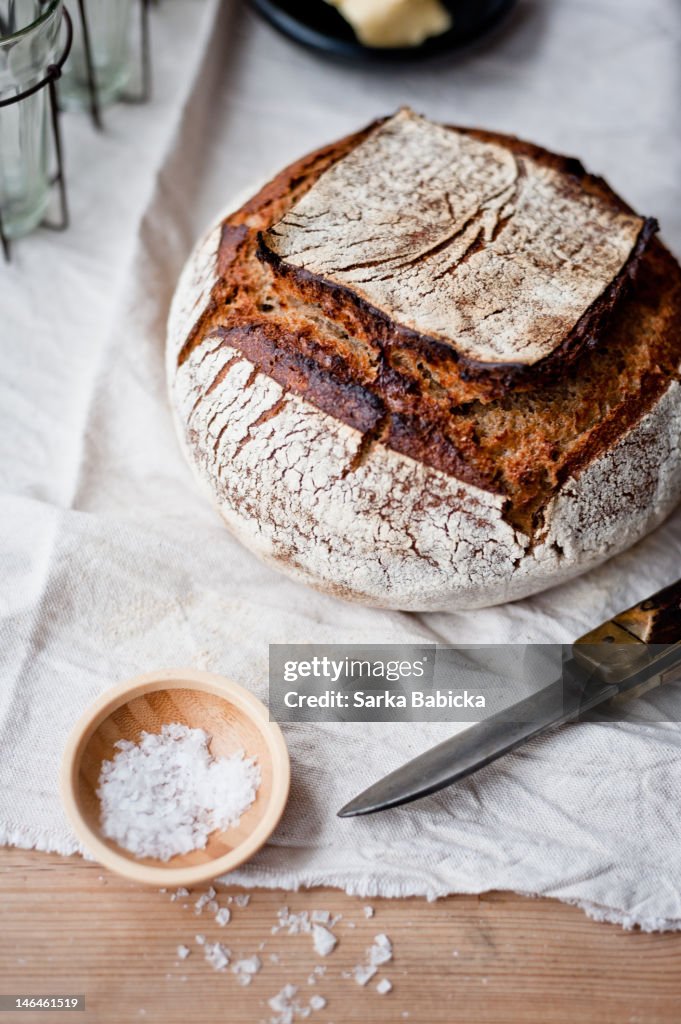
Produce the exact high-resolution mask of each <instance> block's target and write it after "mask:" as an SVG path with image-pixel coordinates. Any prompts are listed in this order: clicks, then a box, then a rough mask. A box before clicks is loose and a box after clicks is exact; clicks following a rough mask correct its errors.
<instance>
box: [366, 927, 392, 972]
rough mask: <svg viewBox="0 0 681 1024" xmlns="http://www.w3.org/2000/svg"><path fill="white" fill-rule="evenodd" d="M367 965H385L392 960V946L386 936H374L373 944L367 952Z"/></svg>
mask: <svg viewBox="0 0 681 1024" xmlns="http://www.w3.org/2000/svg"><path fill="white" fill-rule="evenodd" d="M367 953H368V956H369V963H370V964H371V966H372V967H380V966H381V964H387V963H388V961H389V960H392V958H393V944H392V942H391V941H390V939H389V938H388V936H387V935H383V934H381V935H375V936H374V944H373V946H371V947H370V948H369V949H368V950H367Z"/></svg>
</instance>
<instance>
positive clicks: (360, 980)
mask: <svg viewBox="0 0 681 1024" xmlns="http://www.w3.org/2000/svg"><path fill="white" fill-rule="evenodd" d="M377 970H378V967H372V966H371V965H369V964H357V966H356V967H353V969H352V976H353V978H354V979H355V981H356V982H357V984H358V985H366V983H367V982H368V981H371V979H372V978H373V976H374V974H376V972H377Z"/></svg>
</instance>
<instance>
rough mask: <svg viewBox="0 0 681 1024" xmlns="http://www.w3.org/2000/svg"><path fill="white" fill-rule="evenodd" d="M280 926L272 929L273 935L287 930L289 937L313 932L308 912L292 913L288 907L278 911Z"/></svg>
mask: <svg viewBox="0 0 681 1024" xmlns="http://www.w3.org/2000/svg"><path fill="white" fill-rule="evenodd" d="M277 920H278V921H279V924H278V925H275V926H274V928H272V934H273V935H276V933H277V932H280V931H281V930H282V929H284V928H285V929H286V931H287V932H288V934H289V935H301V934H303V933H307V932H309V931H311V929H312V925H311V924H310V915H309V914H308V912H307V910H301V911H300V912H299V913H291V911H290V910H289V909H288V907H282V908H281V910H278V911H277Z"/></svg>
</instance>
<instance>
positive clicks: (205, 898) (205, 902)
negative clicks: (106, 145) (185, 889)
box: [194, 885, 217, 914]
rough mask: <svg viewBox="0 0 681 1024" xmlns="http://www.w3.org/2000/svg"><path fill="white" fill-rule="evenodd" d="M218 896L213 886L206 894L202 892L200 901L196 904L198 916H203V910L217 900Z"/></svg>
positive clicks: (195, 909)
mask: <svg viewBox="0 0 681 1024" xmlns="http://www.w3.org/2000/svg"><path fill="white" fill-rule="evenodd" d="M216 896H217V893H216V891H215V889H214V888H213V886H212V885H211V886H210V887H209V888H208V890H207V891H206V892H202V893H201V895H200V896H199V898H198V900H197V901H196V903H195V904H194V912H195V913H196V914H201V913H202V912H203V908H204V907H207V906H209V905H210V904H211V903H212V902H213V901H214V900H215V897H216Z"/></svg>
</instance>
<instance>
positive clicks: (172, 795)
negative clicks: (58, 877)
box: [61, 669, 290, 886]
mask: <svg viewBox="0 0 681 1024" xmlns="http://www.w3.org/2000/svg"><path fill="white" fill-rule="evenodd" d="M145 734H146V738H145ZM173 743H174V744H176V745H177V749H176V750H172V749H170V750H169V749H168V748H169V746H172V744H173ZM117 758H118V761H117ZM188 758H191V761H188ZM249 766H250V767H249ZM145 770H146V771H147V772H148V773H149V774H147V775H144V774H143V773H144V772H145ZM135 771H137V772H138V773H139V774H140V783H139V786H137V785H136V784H135V782H134V779H135V776H134V772H135ZM112 773H113V774H112ZM176 776H177V777H178V778H180V782H178V781H177V778H176ZM187 778H189V783H187ZM182 780H184V781H182ZM289 783H290V766H289V758H288V751H287V749H286V744H285V741H284V738H283V736H282V733H281V730H280V729H279V726H278V725H277V724H276V723H275V722H271V721H270V720H269V717H268V712H267V709H266V707H265V706H264V705H263V704H262V703H261V701H259V700H258V699H257V698H256V697H254V696H253V694H251V693H250V692H249V691H248V690H245V689H244V688H243V687H241V686H238V685H237V684H236V683H232V682H230V681H229V680H227V679H225V678H224V677H222V676H217V675H213V674H212V673H208V672H199V671H196V670H193V669H187V670H182V669H181V670H164V671H161V672H154V673H150V674H147V675H144V676H138V677H137V678H135V679H132V680H129V681H128V682H127V683H123V684H121V685H120V686H117V687H115V688H114V689H113V690H109V691H108V692H107V693H105V694H103V695H102V696H101V697H100V698H99V700H98V701H96V702H95V704H94V705H93V706H92V707H91V708H89V709H88V711H86V712H85V714H84V715H83V716H82V718H81V719H80V721H79V722H78V723H77V724H76V726H75V727H74V729H73V731H72V733H71V736H70V738H69V741H68V743H67V746H66V749H65V751H64V757H63V762H62V772H61V791H62V800H63V804H64V808H65V811H66V813H67V816H68V818H69V820H70V823H71V825H72V827H73V830H74V832H75V833H76V836H77V837H78V839H79V840H80V841H81V843H82V844H83V846H84V847H85V849H86V850H87V852H88V853H90V854H91V855H92V856H93V857H95V858H96V859H97V860H98V861H99V862H100V863H101V864H103V865H105V866H106V867H108V868H110V869H111V870H112V871H116V872H117V873H118V874H121V875H124V876H125V877H127V878H130V879H132V880H133V881H138V882H143V883H147V884H150V885H158V886H168V885H173V886H175V885H185V886H186V885H193V884H197V883H199V882H203V881H207V880H208V879H212V878H216V877H218V876H219V875H221V874H224V873H226V872H228V871H231V870H233V869H234V868H236V867H238V866H239V865H240V864H243V863H244V861H246V860H248V859H249V858H250V857H251V856H253V854H254V853H255V852H256V851H257V850H258V849H260V847H261V846H263V845H264V843H265V842H266V841H267V839H268V838H269V836H270V835H271V834H272V832H273V831H274V829H275V828H276V826H277V824H278V822H279V819H280V818H281V815H282V813H283V810H284V807H285V804H286V799H287V797H288V791H289ZM192 785H193V786H195V789H196V793H197V794H198V796H197V801H198V802H197V805H196V809H195V811H193V809H192V803H191V793H192V789H191V786H192ZM230 785H231V786H232V787H236V790H235V792H232V793H228V792H226V791H225V787H228V786H230ZM163 801H166V803H165V807H166V812H167V813H166V814H162V813H160V814H159V812H158V807H156V806H155V805H156V804H158V805H159V806H160V804H161V803H162V802H163ZM136 802H137V803H140V802H141V805H142V810H143V811H145V812H146V813H147V814H148V816H149V818H148V820H146V821H145V819H144V815H142V817H141V818H140V819H139V821H141V822H142V824H143V825H144V828H143V829H141V830H140V829H139V828H137V827H136V822H135V818H134V816H131V813H130V812H131V805H134V804H135V803H136ZM216 823H218V826H219V824H220V823H222V826H223V827H217V828H215V829H214V828H213V826H214V825H215V824H216ZM161 825H164V826H165V825H167V826H168V828H167V829H166V832H165V834H164V833H163V830H162V829H161ZM225 826H226V827H225ZM114 837H115V838H114ZM116 840H118V841H116ZM196 844H199V846H198V848H192V847H193V846H195V845H196ZM204 844H205V845H204ZM126 846H127V847H128V848H127V849H126ZM178 849H181V850H182V851H183V852H175V851H176V850H178ZM140 850H145V851H147V852H148V853H149V852H151V851H153V853H154V854H155V855H146V856H145V855H140V853H139V851H140ZM133 851H138V852H137V853H136V852H133Z"/></svg>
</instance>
